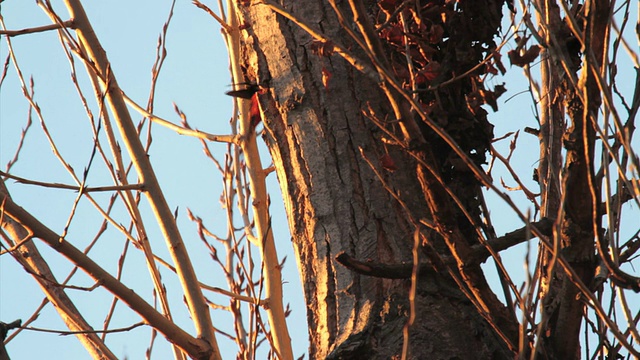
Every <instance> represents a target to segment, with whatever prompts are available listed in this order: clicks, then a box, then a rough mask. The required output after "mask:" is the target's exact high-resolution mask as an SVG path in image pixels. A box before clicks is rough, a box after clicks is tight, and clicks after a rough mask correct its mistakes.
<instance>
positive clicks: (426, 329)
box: [242, 1, 517, 359]
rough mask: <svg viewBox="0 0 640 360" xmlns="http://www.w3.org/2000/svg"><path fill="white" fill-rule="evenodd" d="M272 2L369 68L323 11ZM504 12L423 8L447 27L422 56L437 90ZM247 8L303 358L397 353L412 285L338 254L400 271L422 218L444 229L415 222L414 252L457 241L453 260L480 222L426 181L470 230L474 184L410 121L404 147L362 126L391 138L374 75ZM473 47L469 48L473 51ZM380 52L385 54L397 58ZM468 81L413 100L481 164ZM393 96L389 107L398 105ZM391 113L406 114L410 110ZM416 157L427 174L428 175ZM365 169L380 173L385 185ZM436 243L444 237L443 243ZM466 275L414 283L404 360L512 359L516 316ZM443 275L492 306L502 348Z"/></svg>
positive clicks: (470, 58) (248, 48) (473, 79)
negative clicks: (305, 338)
mask: <svg viewBox="0 0 640 360" xmlns="http://www.w3.org/2000/svg"><path fill="white" fill-rule="evenodd" d="M356 3H359V2H356ZM281 4H282V6H283V7H284V8H285V9H286V11H288V12H290V13H291V14H293V15H294V16H296V17H297V18H299V19H302V20H303V21H304V22H306V23H307V24H308V25H309V26H311V27H312V28H313V29H314V30H316V31H318V32H321V33H323V34H325V35H326V36H328V37H329V38H330V39H331V40H332V41H334V42H335V43H340V44H342V45H343V46H345V47H346V48H348V49H351V50H353V51H354V52H355V54H356V55H357V56H358V57H359V58H360V59H366V55H365V54H364V53H363V52H362V51H360V52H358V51H357V50H356V49H357V45H356V44H355V43H354V41H353V39H351V38H349V36H348V35H346V33H345V31H344V30H343V29H342V28H341V24H340V21H339V19H338V18H337V17H336V13H335V11H334V10H333V9H332V7H331V6H330V4H329V3H328V2H326V1H305V2H299V1H284V3H281ZM502 4H503V2H502V1H487V2H485V3H483V4H481V6H477V5H474V2H473V1H462V2H460V9H458V10H455V11H454V10H453V7H452V6H449V5H445V4H444V2H442V3H438V7H437V8H434V10H436V11H441V12H442V13H434V16H435V18H441V19H445V17H446V16H449V17H452V18H453V19H454V21H450V22H448V23H447V24H443V25H442V26H444V27H445V28H446V29H445V31H446V32H447V33H448V35H447V36H448V37H449V39H451V41H442V42H441V44H439V45H438V46H439V51H440V50H442V51H441V53H442V55H441V57H440V58H438V59H437V61H436V60H433V61H434V62H438V63H439V64H440V66H441V70H440V71H439V73H440V74H442V75H441V79H440V81H443V80H446V79H448V78H451V77H452V76H455V75H459V74H461V73H462V72H463V71H461V69H464V70H465V71H466V70H468V69H470V68H472V67H473V66H475V65H477V64H478V63H479V62H480V61H481V60H482V57H483V56H486V52H488V51H491V46H492V44H493V42H492V41H493V40H492V38H493V36H494V34H495V33H496V31H497V29H498V27H499V26H500V20H501V8H502ZM245 5H247V6H243V7H242V12H243V13H244V20H243V21H244V24H243V25H242V27H243V28H244V29H245V30H246V31H245V32H244V36H245V39H244V46H245V48H244V54H245V60H244V61H245V76H246V79H245V80H247V82H252V83H259V84H261V85H263V86H265V87H268V91H264V92H263V93H262V94H261V95H260V96H259V100H260V108H261V112H262V115H263V121H264V126H265V139H266V141H267V144H268V146H269V149H270V152H271V154H272V156H273V159H274V164H275V167H276V171H277V175H278V179H279V182H280V184H281V188H282V193H283V196H284V201H285V208H286V211H287V215H288V218H289V224H290V229H291V234H292V241H293V244H294V247H295V250H296V253H297V261H298V268H299V269H300V272H301V277H302V281H303V287H304V291H305V296H306V303H307V306H308V310H307V318H308V322H309V331H310V358H312V359H324V358H329V359H341V358H342V359H350V358H363V359H389V358H392V357H394V356H398V355H399V354H401V353H402V343H403V331H402V329H403V327H404V326H405V324H406V323H407V319H408V315H409V302H408V289H409V286H410V284H411V281H410V280H388V279H387V280H383V279H378V278H372V277H366V276H361V275H358V274H356V273H355V272H353V271H352V270H350V269H347V268H345V267H343V266H341V265H339V264H338V263H337V262H336V261H335V258H336V256H337V255H338V254H340V253H342V252H346V253H348V254H350V255H352V256H354V257H355V258H358V259H368V260H372V261H374V262H381V263H401V262H409V263H410V262H411V261H412V260H411V259H412V252H411V249H412V246H413V241H414V240H413V239H414V235H413V234H414V232H415V229H416V227H417V226H418V222H419V220H422V219H427V220H428V221H430V219H435V220H434V222H435V223H436V224H435V228H436V229H439V230H440V231H441V233H440V234H442V233H444V234H445V235H444V236H441V235H440V234H438V231H434V230H429V229H426V228H425V227H421V231H422V234H423V236H424V237H425V239H427V240H426V243H428V246H425V247H424V252H425V253H430V254H432V255H433V250H434V249H435V250H437V251H438V252H439V253H441V254H446V253H447V251H448V250H447V249H448V246H449V249H451V246H450V245H447V244H450V242H451V241H461V240H464V241H466V242H468V244H465V245H464V246H463V245H462V244H454V245H455V246H454V247H455V249H454V252H455V251H457V250H459V249H466V246H467V245H473V244H477V234H476V225H477V224H478V223H479V222H477V223H476V224H475V225H474V224H472V221H470V220H469V219H467V218H466V216H464V215H463V212H462V211H460V210H458V209H457V208H456V205H455V204H454V203H453V202H452V200H451V199H450V198H449V197H448V196H446V193H445V192H444V189H443V188H442V184H439V183H438V182H437V181H436V180H435V179H436V177H435V176H438V177H440V178H441V179H442V181H444V183H445V185H446V186H447V187H449V188H450V189H452V190H453V191H454V193H456V195H457V196H458V197H459V199H460V201H461V203H462V204H463V205H464V207H465V210H467V212H468V213H469V214H470V216H471V218H472V219H473V221H476V220H477V219H479V216H480V208H479V201H480V200H479V196H480V186H479V182H478V181H477V179H475V178H474V176H473V175H472V174H471V172H469V170H468V169H467V168H466V166H465V165H464V164H463V163H462V162H461V161H459V160H456V159H457V157H456V155H455V154H453V151H452V150H451V148H450V147H449V146H448V145H447V144H445V143H444V141H442V140H441V139H439V137H438V136H437V135H435V133H434V132H433V131H431V130H430V129H429V127H428V126H426V125H425V124H420V128H421V131H420V132H421V134H420V137H422V138H425V139H426V140H427V142H426V143H424V142H423V144H418V145H417V146H416V147H415V148H412V149H410V150H409V151H407V150H403V148H402V146H400V145H401V144H397V143H396V144H394V143H393V140H392V139H391V138H390V137H389V136H388V135H387V134H385V133H384V132H383V131H382V130H381V129H380V127H379V126H377V125H376V124H374V120H372V118H375V119H377V121H378V122H381V123H383V124H384V125H383V126H384V127H386V128H388V129H392V130H394V131H396V132H399V131H398V129H397V123H398V121H397V116H395V115H394V111H393V109H392V107H391V106H390V102H389V100H388V97H387V96H386V95H385V94H384V92H383V91H382V90H381V89H380V86H379V83H378V82H377V81H375V79H372V77H370V76H367V75H364V74H363V73H361V72H358V71H357V70H355V69H354V68H353V67H352V66H351V65H350V64H348V63H347V62H346V61H345V60H344V59H342V58H340V57H339V56H337V55H334V56H331V55H330V54H320V55H318V54H317V53H318V50H317V48H316V49H315V50H314V46H317V45H318V44H317V43H314V41H313V40H314V39H313V38H312V37H311V36H310V35H309V34H308V33H307V32H306V31H304V30H302V29H301V28H299V27H298V26H297V25H295V24H294V23H293V22H291V21H289V20H287V19H285V18H284V17H282V16H280V15H276V14H275V13H274V12H273V10H271V9H270V8H269V7H268V6H267V5H264V4H252V5H249V4H245ZM359 5H363V6H365V7H366V8H367V9H368V11H369V12H370V13H371V14H374V13H376V12H377V11H378V10H377V9H378V8H377V7H376V6H374V5H375V3H369V2H365V4H362V3H360V4H359ZM338 8H340V9H341V11H342V12H343V13H344V14H346V16H345V18H346V19H347V21H348V22H349V23H351V21H352V19H353V15H352V12H351V10H350V7H349V6H348V5H347V4H339V5H338ZM470 19H476V20H475V21H472V20H470ZM443 21H444V20H443ZM347 26H351V25H350V24H348V25H347ZM474 35H477V36H481V37H484V38H482V39H478V38H473V36H474ZM454 40H455V41H454ZM436 41H437V39H436ZM474 41H475V44H477V46H476V47H475V48H474V47H472V46H471V44H472V43H473V42H474ZM327 44H329V45H327ZM330 44H331V43H330V42H325V43H324V44H322V45H321V47H322V46H325V47H328V48H329V49H328V52H329V53H330V52H331V45H330ZM465 45H466V46H468V48H467V49H465V48H464V46H465ZM447 46H448V48H447ZM461 46H462V47H461ZM493 46H495V45H493ZM483 47H484V48H483ZM389 48H390V47H388V48H387V49H386V51H387V54H388V56H396V57H398V56H399V54H397V53H396V54H395V55H394V53H393V49H389ZM320 52H321V53H322V51H320ZM405 64H406V63H405ZM478 74H480V72H478ZM478 74H473V75H471V76H469V77H466V78H463V79H462V80H460V81H459V82H457V83H454V84H452V85H451V86H450V87H445V88H443V89H441V90H439V91H438V92H437V94H436V93H431V94H430V95H425V96H423V97H421V101H423V103H424V102H429V103H430V104H431V105H432V106H433V108H432V109H431V111H430V116H431V117H433V118H435V119H437V121H438V123H439V124H440V125H441V126H442V127H444V128H445V130H447V131H448V132H449V133H450V134H453V135H452V136H453V137H454V139H455V140H457V141H459V143H464V144H465V146H464V148H463V151H465V152H466V153H467V154H469V156H471V157H472V158H473V160H474V161H475V162H476V164H480V163H482V162H483V161H484V156H485V155H484V154H485V152H486V150H487V148H488V145H489V141H490V140H491V138H492V136H493V134H492V126H491V125H490V124H489V123H488V121H487V118H486V112H484V110H482V109H481V108H480V107H479V103H476V104H475V106H474V105H471V106H469V102H468V96H470V95H473V94H475V95H477V94H478V90H479V89H480V90H482V89H483V87H482V84H481V82H479V81H477V79H478V76H477V75H478ZM396 95H397V94H396ZM397 98H398V99H397V100H400V96H397ZM401 106H403V107H405V108H404V109H403V110H402V111H404V113H407V114H408V113H409V112H408V111H406V110H407V109H408V106H407V104H406V103H402V105H401ZM396 110H397V109H396ZM403 120H405V119H401V120H400V121H403ZM417 121H419V119H417ZM416 157H417V158H418V159H422V160H423V161H425V162H426V163H427V164H429V165H430V166H432V167H433V168H432V169H430V170H427V169H426V168H425V167H424V166H422V165H420V164H418V162H417V161H416V159H415V158H416ZM370 164H371V165H370ZM372 166H373V168H374V169H375V171H374V170H373V169H372ZM376 172H377V173H378V174H382V175H381V176H382V178H383V179H382V181H384V185H383V182H382V181H381V180H380V179H379V178H378V176H377V175H376ZM434 174H435V176H434ZM421 184H422V185H421ZM432 185H433V186H437V187H439V188H438V189H434V188H432V187H431V186H432ZM389 190H390V191H389ZM436 190H439V191H436ZM392 192H393V194H392ZM394 196H395V197H397V199H400V201H398V200H397V199H395V198H394ZM434 204H436V206H438V207H434ZM438 204H439V205H438ZM440 206H442V207H440ZM440 210H442V211H443V213H439V211H440ZM434 211H435V212H436V213H434ZM434 215H435V216H434ZM436 220H437V221H436ZM443 229H446V231H443ZM449 230H450V231H449ZM446 234H453V235H451V237H452V238H453V240H452V239H451V238H447V235H446ZM458 245H460V246H459V247H458ZM465 266H466V264H458V265H457V266H453V267H451V268H447V267H446V266H441V267H439V268H437V269H436V270H437V271H434V272H430V273H429V274H428V276H427V275H424V274H423V276H420V277H419V281H418V290H417V296H416V301H415V304H416V316H417V318H416V321H415V323H414V326H413V327H412V329H411V333H410V334H411V337H410V346H411V347H410V354H411V358H415V359H426V358H431V359H440V358H459V359H476V358H493V359H500V358H512V357H513V344H516V346H517V336H516V334H517V332H516V330H515V329H516V326H517V324H516V323H515V320H514V319H513V318H512V317H510V316H509V313H508V312H506V311H505V309H504V307H503V306H502V304H500V303H499V301H498V300H497V298H496V297H495V295H494V294H493V293H491V292H490V290H488V287H487V286H486V280H485V278H484V275H483V274H482V270H481V268H480V267H479V266H478V264H474V265H473V266H472V265H469V268H465ZM449 273H453V274H455V275H456V276H459V275H460V274H465V273H466V274H467V275H469V274H471V277H472V278H473V279H472V281H473V282H474V285H475V286H476V288H475V289H474V290H477V291H478V292H479V293H482V294H483V295H486V296H487V297H488V298H489V299H484V300H485V301H486V303H485V304H484V305H482V306H485V310H488V311H490V312H491V314H490V315H489V317H491V318H492V319H493V320H495V322H496V323H497V324H499V327H500V330H501V331H502V333H503V334H502V336H503V339H501V338H500V336H498V335H497V334H496V332H495V331H494V329H493V328H492V327H491V326H490V325H489V324H488V323H487V321H486V320H485V319H484V318H483V317H482V316H480V315H479V311H478V308H477V307H476V305H473V304H472V302H471V301H470V300H469V298H468V296H466V295H465V294H463V292H462V291H460V290H459V288H458V285H456V283H455V282H454V281H453V280H452V277H451V276H450V275H449ZM463 277H464V276H463ZM505 339H506V340H507V341H505ZM507 342H511V345H507Z"/></svg>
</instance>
